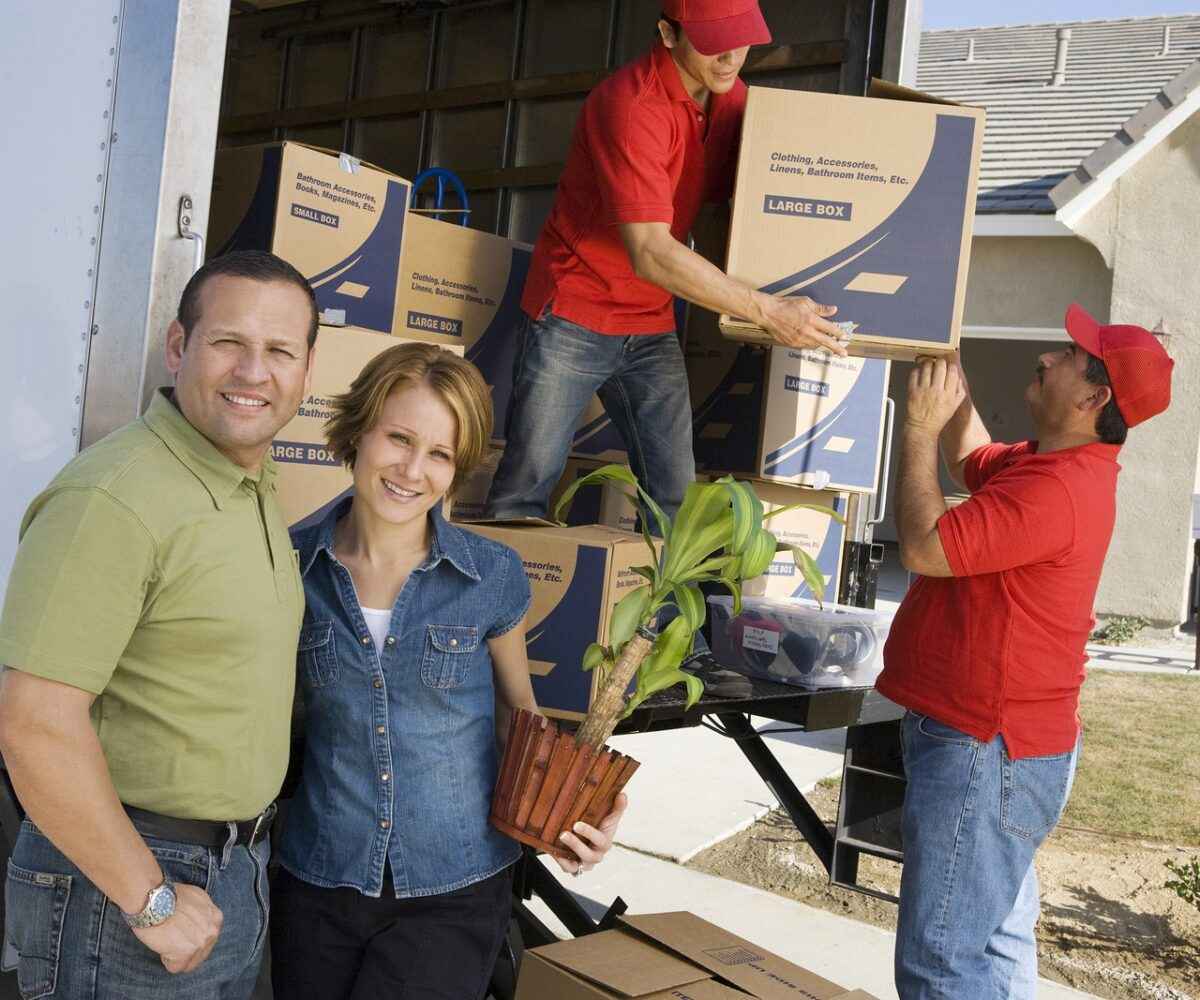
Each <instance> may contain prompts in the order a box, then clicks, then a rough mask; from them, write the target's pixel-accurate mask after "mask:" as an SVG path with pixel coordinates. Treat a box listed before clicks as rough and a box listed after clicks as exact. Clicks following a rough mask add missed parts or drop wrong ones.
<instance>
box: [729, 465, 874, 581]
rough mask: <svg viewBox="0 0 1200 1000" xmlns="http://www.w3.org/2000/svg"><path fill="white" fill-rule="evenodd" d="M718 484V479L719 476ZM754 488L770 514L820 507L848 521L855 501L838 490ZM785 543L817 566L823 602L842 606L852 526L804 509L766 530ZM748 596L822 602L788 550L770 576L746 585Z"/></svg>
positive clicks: (783, 516)
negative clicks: (801, 505) (844, 557)
mask: <svg viewBox="0 0 1200 1000" xmlns="http://www.w3.org/2000/svg"><path fill="white" fill-rule="evenodd" d="M714 478H716V477H715V475H714ZM744 481H746V482H749V483H750V485H751V486H752V487H753V488H754V492H755V493H757V494H758V498H759V500H761V501H762V505H763V510H764V512H770V511H772V510H778V509H779V508H780V507H788V506H791V505H792V504H796V503H810V504H817V505H819V506H821V507H829V508H830V509H831V510H834V511H836V512H837V513H838V514H841V515H842V517H846V516H847V513H848V511H849V507H850V502H851V498H850V496H849V495H848V494H846V493H841V492H838V491H837V490H810V489H806V488H805V487H803V486H786V485H783V484H781V483H766V482H762V481H754V480H744ZM763 526H764V527H765V528H766V529H767V530H768V531H770V532H771V534H773V535H774V536H775V537H776V538H777V539H779V541H780V542H781V543H786V544H788V545H793V546H795V547H796V548H798V549H803V550H804V551H805V552H807V553H808V554H809V555H810V556H812V557H813V558H814V559H815V560H816V561H817V566H818V567H819V568H820V570H821V574H822V575H823V576H824V577H825V593H824V595H822V598H821V599H822V600H824V601H831V602H836V601H837V599H838V588H839V585H840V583H841V579H842V555H843V552H844V551H845V541H846V526H845V525H844V524H842V523H841V522H840V521H837V520H835V519H834V518H832V517H830V516H829V515H828V514H822V513H821V512H820V511H816V510H808V509H807V508H800V509H799V510H789V511H788V512H787V513H785V514H780V515H778V516H777V517H773V518H771V519H770V520H769V521H766V522H764V525H763ZM742 593H743V594H745V595H747V596H750V597H807V598H812V599H814V600H815V599H816V597H817V595H816V594H814V593H813V592H812V590H811V588H810V587H809V586H808V584H807V583H805V582H804V577H803V575H802V574H801V573H800V569H799V567H798V566H797V565H796V560H795V557H793V555H792V553H791V552H790V551H788V550H784V551H783V552H778V553H776V554H775V558H774V559H772V560H771V565H770V566H769V567H768V568H767V571H766V572H765V573H764V574H763V575H762V576H759V577H755V578H754V579H753V580H747V581H746V582H745V583H744V584H743V585H742Z"/></svg>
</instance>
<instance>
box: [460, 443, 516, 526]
mask: <svg viewBox="0 0 1200 1000" xmlns="http://www.w3.org/2000/svg"><path fill="white" fill-rule="evenodd" d="M503 454H504V449H503V448H492V449H491V450H490V451H489V452H488V453H487V455H485V456H484V459H483V461H482V462H480V463H479V465H478V466H477V467H476V468H475V470H474V471H473V472H472V473H471V474H470V475H469V476H467V478H466V479H465V480H464V481H463V484H462V486H460V487H459V488H458V491H457V492H456V493H455V494H454V496H452V497H451V498H450V518H451V520H454V521H478V520H479V519H480V518H482V517H483V516H484V512H485V510H486V507H487V498H488V492H489V491H490V490H491V488H492V480H493V479H494V478H495V476H496V469H497V468H499V466H500V457H501V456H502V455H503Z"/></svg>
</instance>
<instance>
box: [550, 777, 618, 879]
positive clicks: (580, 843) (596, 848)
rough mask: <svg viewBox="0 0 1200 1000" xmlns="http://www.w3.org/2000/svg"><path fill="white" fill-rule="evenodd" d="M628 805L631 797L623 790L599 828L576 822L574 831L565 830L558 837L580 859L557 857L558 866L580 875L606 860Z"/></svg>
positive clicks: (571, 873) (572, 873) (569, 872)
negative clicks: (570, 859)
mask: <svg viewBox="0 0 1200 1000" xmlns="http://www.w3.org/2000/svg"><path fill="white" fill-rule="evenodd" d="M628 805H629V799H628V798H627V797H626V795H625V793H624V792H622V793H621V794H620V795H618V796H617V800H616V802H615V803H613V811H612V812H610V813H609V814H608V815H607V816H605V817H604V819H602V820H601V821H600V828H599V829H597V828H596V827H594V826H588V824H587V823H576V824H575V827H574V830H575V832H574V833H571V832H569V831H567V832H564V833H563V834H562V835H561V836H560V837H559V838H558V839H559V840H560V841H561V842H562V844H563V845H564V846H565V847H569V848H570V849H571V850H572V851H574V852H575V856H576V857H577V858H578V859H579V860H578V861H566V860H564V859H563V858H558V857H556V858H555V859H554V860H555V861H557V862H558V867H559V868H561V869H562V870H563V871H565V872H567V873H568V874H569V875H580V874H582V873H583V872H586V871H591V870H592V869H593V868H595V867H596V865H598V864H600V862H601V861H603V860H604V855H606V854H607V853H608V849H609V848H610V847H612V843H613V838H614V837H615V836H616V833H617V826H618V825H619V824H620V822H621V817H622V816H623V815H624V814H625V809H626V807H627V806H628ZM576 834H578V836H576Z"/></svg>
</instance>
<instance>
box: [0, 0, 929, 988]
mask: <svg viewBox="0 0 1200 1000" xmlns="http://www.w3.org/2000/svg"><path fill="white" fill-rule="evenodd" d="M659 6H660V5H659V3H658V0H571V2H555V3H538V2H535V0H510V2H502V3H497V2H495V0H490V2H486V3H481V2H456V0H441V2H437V3H434V2H427V3H416V2H409V0H401V2H395V3H378V2H368V0H322V2H319V3H318V2H289V0H231V2H230V3H225V2H221V0H88V2H87V3H69V4H48V3H45V2H43V0H12V2H10V3H8V4H7V5H6V7H5V14H6V17H5V30H4V31H3V32H0V66H3V67H4V78H5V80H6V81H7V83H8V86H6V87H4V88H3V89H2V92H0V109H2V111H3V120H4V124H5V133H6V135H7V136H8V137H9V141H10V148H9V151H8V155H6V156H5V158H4V161H3V167H2V168H0V171H2V174H0V177H2V180H3V184H2V186H0V192H2V198H3V204H4V215H5V234H6V235H5V239H4V241H3V244H2V245H0V301H2V302H3V304H4V308H3V310H2V312H0V466H2V467H3V468H4V470H5V488H4V490H3V491H0V591H2V590H3V589H4V586H5V582H6V580H7V575H8V572H9V570H10V567H11V565H12V559H13V555H14V552H15V549H16V542H17V526H18V524H19V522H20V518H21V515H22V513H23V511H24V510H25V507H26V505H27V504H28V503H29V501H30V500H31V499H32V497H33V496H34V495H36V494H37V493H38V492H39V491H40V490H41V489H42V488H43V487H44V486H45V485H46V483H47V482H48V481H49V480H50V479H51V477H52V476H53V475H54V474H55V473H56V472H57V470H58V469H59V468H60V467H61V466H62V465H63V464H64V463H65V462H66V461H68V460H69V459H70V458H71V457H72V456H73V455H74V454H76V453H77V452H78V451H79V450H80V449H81V448H84V447H86V446H87V445H89V444H91V443H93V442H95V441H97V440H98V439H99V438H101V437H103V436H104V435H105V434H107V433H109V432H110V431H112V430H114V429H115V428H117V427H119V426H121V425H122V424H124V423H126V422H127V421H129V420H131V419H133V418H134V417H135V416H137V415H138V414H139V413H140V412H141V411H142V409H143V407H144V406H145V405H146V403H147V401H148V399H149V395H150V393H151V392H152V391H153V389H154V388H155V387H156V386H159V385H163V384H166V383H167V382H168V376H167V373H166V371H165V368H164V365H163V359H162V354H163V340H164V335H165V331H166V329H167V326H168V324H169V322H170V320H171V319H172V318H173V315H174V311H175V308H176V306H177V304H178V301H179V296H180V293H181V291H182V289H183V286H184V284H185V283H186V281H187V280H188V278H189V276H190V275H191V274H192V272H193V271H194V270H195V268H196V267H197V266H198V265H199V262H200V261H202V260H203V259H204V254H205V246H204V239H205V237H206V235H207V232H208V221H209V206H210V204H211V192H212V185H213V164H214V159H215V156H216V151H217V148H218V145H221V146H237V145H251V144H257V143H266V142H273V141H282V140H295V141H297V142H300V143H304V144H307V145H312V146H318V147H323V148H329V149H334V150H339V151H345V152H347V153H348V154H350V155H351V156H352V157H357V158H361V159H362V160H363V161H367V162H371V163H376V164H378V165H380V166H381V167H383V168H384V169H386V170H388V171H390V172H392V173H394V174H397V175H399V176H401V177H404V178H409V179H413V178H414V177H415V175H416V174H417V173H418V172H419V170H421V169H423V168H425V167H428V166H431V165H440V166H445V167H449V168H451V169H454V170H456V171H457V172H458V173H459V174H460V175H461V176H462V178H463V180H464V181H465V183H466V186H467V188H468V189H469V191H470V193H471V215H470V224H471V226H472V227H473V228H476V229H480V230H487V231H492V232H497V233H498V234H499V235H502V236H507V237H509V238H511V239H516V240H523V241H526V242H532V241H533V239H534V238H535V237H536V235H537V230H538V228H539V227H540V225H541V220H542V219H543V218H544V217H545V215H546V213H547V212H548V210H549V206H550V202H551V199H552V196H553V188H554V184H555V181H556V179H557V177H558V174H559V172H560V170H561V165H562V161H563V159H564V156H565V152H566V148H567V144H568V141H569V138H570V134H571V129H572V127H573V125H574V120H575V116H576V114H577V112H578V109H579V107H580V105H581V104H582V101H583V98H584V96H585V95H586V93H587V91H588V90H589V89H590V88H591V87H593V86H594V85H595V84H596V83H598V82H599V81H600V80H602V79H603V78H604V77H605V75H606V74H607V73H608V72H609V70H610V69H611V68H613V67H615V66H616V65H619V64H620V63H621V62H624V61H626V60H627V59H629V58H632V57H634V56H635V55H637V54H638V53H639V52H641V51H644V50H645V48H646V47H647V45H648V44H649V43H650V40H651V38H652V31H653V25H654V22H655V19H656V17H657V14H658V11H659ZM762 6H763V9H764V12H765V14H766V16H767V19H768V21H769V22H770V23H771V25H772V28H773V30H774V33H775V39H776V44H773V45H772V46H768V47H764V48H763V49H761V50H755V51H754V52H752V53H751V57H750V60H749V62H748V64H747V70H746V78H747V80H748V81H749V82H751V83H759V84H764V85H767V86H775V87H790V88H796V89H815V90H824V91H828V92H840V93H847V94H862V93H863V92H864V91H865V88H866V86H867V83H868V80H869V78H870V77H873V76H875V77H882V78H885V79H889V80H894V81H899V82H910V81H911V78H912V75H913V73H914V72H915V64H916V51H915V46H916V42H917V38H918V33H917V25H918V24H919V20H920V4H919V3H918V2H917V0H829V2H827V3H821V4H798V3H795V2H794V0H763V4H762ZM422 205H425V202H424V201H423V198H422V196H421V194H420V192H418V197H417V206H418V208H419V207H421V206H422ZM426 207H428V206H426ZM449 218H452V219H453V218H456V217H455V216H449ZM860 506H862V507H865V508H869V507H870V505H869V504H863V505H860ZM869 513H870V512H869V511H868V514H869ZM863 520H864V521H865V520H866V518H865V517H864V518H863ZM851 533H852V537H854V538H855V539H856V540H857V542H858V543H865V542H867V541H869V531H868V530H866V529H865V527H864V525H861V524H860V525H857V526H853V527H852V529H851ZM5 833H6V834H7V831H5ZM11 979H12V977H11V976H5V977H3V985H2V986H0V991H2V990H3V989H6V988H7V989H12V988H13V987H12V984H11ZM2 995H3V994H2V992H0V997H2ZM13 995H15V993H14V994H13Z"/></svg>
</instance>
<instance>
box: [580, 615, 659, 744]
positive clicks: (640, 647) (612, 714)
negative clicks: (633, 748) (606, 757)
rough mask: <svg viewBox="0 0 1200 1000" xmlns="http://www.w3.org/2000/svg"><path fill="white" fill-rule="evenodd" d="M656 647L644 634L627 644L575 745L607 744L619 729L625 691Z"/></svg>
mask: <svg viewBox="0 0 1200 1000" xmlns="http://www.w3.org/2000/svg"><path fill="white" fill-rule="evenodd" d="M653 647H654V642H653V641H652V640H650V639H647V638H646V637H645V636H644V635H642V634H641V632H635V633H634V634H633V636H632V637H631V638H630V640H629V641H628V642H627V643H625V648H624V649H622V650H621V656H620V657H619V658H618V660H617V662H616V663H614V664H613V668H612V669H611V670H610V671H609V672H608V677H607V679H606V680H605V681H604V684H603V685H602V686H601V688H600V690H599V691H598V692H597V694H596V700H595V701H594V702H593V703H592V708H591V710H590V711H589V712H588V714H587V718H586V719H584V720H583V724H582V725H581V726H580V727H579V729H578V730H577V731H576V733H575V742H576V743H578V744H587V745H588V746H590V747H595V748H596V749H597V750H598V749H599V748H600V747H602V746H603V745H604V744H605V743H606V742H607V741H608V738H609V737H610V736H612V734H613V730H614V729H616V728H617V720H618V719H619V718H620V716H621V713H622V712H623V711H624V710H625V690H626V689H627V688H628V687H629V682H630V681H631V680H633V675H634V674H636V673H637V670H638V667H640V666H641V665H642V661H643V660H644V659H645V658H646V657H647V656H649V655H650V650H651V649H652V648H653Z"/></svg>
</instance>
